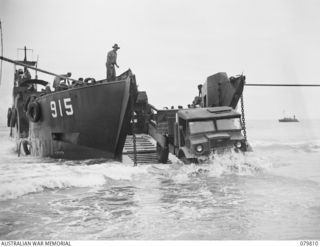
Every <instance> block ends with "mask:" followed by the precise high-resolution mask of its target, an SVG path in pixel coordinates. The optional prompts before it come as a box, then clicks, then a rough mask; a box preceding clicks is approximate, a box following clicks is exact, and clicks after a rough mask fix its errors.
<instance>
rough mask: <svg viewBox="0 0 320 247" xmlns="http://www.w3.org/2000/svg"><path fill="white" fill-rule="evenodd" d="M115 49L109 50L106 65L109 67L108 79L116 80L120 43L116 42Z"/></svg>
mask: <svg viewBox="0 0 320 247" xmlns="http://www.w3.org/2000/svg"><path fill="white" fill-rule="evenodd" d="M112 48H113V50H111V51H109V52H108V55H107V62H106V67H107V81H114V80H115V79H116V69H115V67H114V66H117V68H119V66H118V64H117V50H118V49H120V47H119V46H118V44H114V46H112Z"/></svg>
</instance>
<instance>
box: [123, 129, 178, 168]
mask: <svg viewBox="0 0 320 247" xmlns="http://www.w3.org/2000/svg"><path fill="white" fill-rule="evenodd" d="M156 145H157V144H156V142H155V140H154V139H153V138H152V137H151V136H149V135H146V134H138V135H136V150H137V163H138V164H160V162H159V161H158V156H157V146H156ZM122 155H127V156H128V157H129V158H130V159H131V160H132V161H134V151H133V138H132V135H128V136H127V139H126V142H125V144H124V148H123V152H122ZM171 163H172V162H171V161H170V160H169V161H168V162H167V164H171Z"/></svg>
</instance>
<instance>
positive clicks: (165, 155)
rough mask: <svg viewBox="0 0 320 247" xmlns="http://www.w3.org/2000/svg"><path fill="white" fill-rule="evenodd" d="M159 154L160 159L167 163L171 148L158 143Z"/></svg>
mask: <svg viewBox="0 0 320 247" xmlns="http://www.w3.org/2000/svg"><path fill="white" fill-rule="evenodd" d="M157 156H158V161H159V162H160V163H162V164H166V163H167V162H168V156H169V149H168V147H166V148H163V147H161V146H160V145H159V144H158V143H157Z"/></svg>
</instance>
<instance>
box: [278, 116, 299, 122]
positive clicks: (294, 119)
mask: <svg viewBox="0 0 320 247" xmlns="http://www.w3.org/2000/svg"><path fill="white" fill-rule="evenodd" d="M279 122H285V123H288V122H299V120H298V119H296V116H295V115H293V117H283V118H281V119H279Z"/></svg>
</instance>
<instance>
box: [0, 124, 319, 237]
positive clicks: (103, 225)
mask: <svg viewBox="0 0 320 247" xmlns="http://www.w3.org/2000/svg"><path fill="white" fill-rule="evenodd" d="M247 125H248V126H247V127H248V129H247V134H248V139H249V141H250V143H251V145H252V147H253V149H254V151H253V152H250V153H246V154H245V155H243V154H236V153H230V154H225V155H222V156H216V157H214V158H212V159H211V160H210V161H209V162H208V164H204V165H201V166H199V165H198V166H197V165H182V164H181V163H180V162H178V161H177V160H175V159H174V157H171V159H172V160H173V164H172V165H160V164H148V165H139V166H138V167H133V165H132V162H131V161H130V160H129V159H128V158H127V157H124V161H123V162H122V163H120V162H114V161H106V160H84V161H65V160H54V159H50V158H37V157H30V156H21V157H17V154H16V153H15V152H14V149H15V143H14V141H13V140H11V139H10V138H9V137H8V135H9V130H8V129H7V128H6V127H2V128H0V239H66V240H67V239H71V240H251V239H253V240H295V239H319V238H320V120H312V121H311V120H308V121H307V120H302V121H301V122H299V123H278V122H277V121H276V120H274V121H271V120H265V121H263V120H259V121H258V120H255V121H254V120H251V121H250V120H248V123H247Z"/></svg>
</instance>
